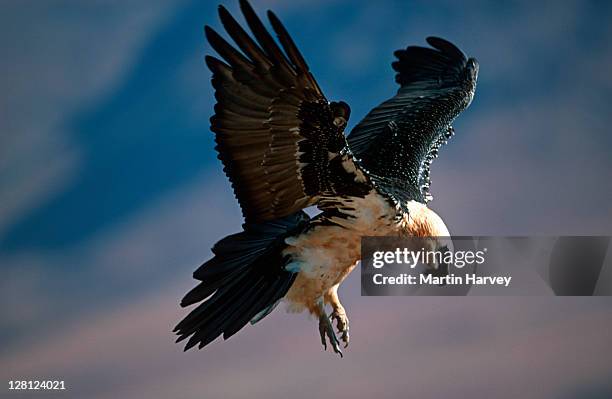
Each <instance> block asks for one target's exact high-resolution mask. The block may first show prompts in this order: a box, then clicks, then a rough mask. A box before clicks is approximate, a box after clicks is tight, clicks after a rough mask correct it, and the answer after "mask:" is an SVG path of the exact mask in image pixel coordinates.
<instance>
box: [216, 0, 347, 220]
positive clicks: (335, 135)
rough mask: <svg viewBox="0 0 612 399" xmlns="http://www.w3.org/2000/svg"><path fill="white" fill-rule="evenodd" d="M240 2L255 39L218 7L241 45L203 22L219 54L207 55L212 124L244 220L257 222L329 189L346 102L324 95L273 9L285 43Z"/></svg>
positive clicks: (283, 213)
mask: <svg viewBox="0 0 612 399" xmlns="http://www.w3.org/2000/svg"><path fill="white" fill-rule="evenodd" d="M240 8H241V9H242V12H243V14H244V16H245V19H246V22H247V25H248V26H249V28H250V30H251V32H252V33H253V36H254V39H253V38H251V36H250V35H249V34H248V33H247V32H245V31H244V29H242V27H240V25H239V24H238V22H236V20H235V19H234V18H233V17H232V16H231V15H230V13H229V12H228V11H227V10H226V9H225V8H223V7H222V6H220V7H219V16H220V19H221V22H222V23H223V26H224V27H225V30H226V31H227V33H228V34H229V36H230V37H231V38H232V39H233V41H234V42H235V43H236V44H237V46H238V47H239V48H240V50H241V51H238V50H237V49H235V48H234V47H233V46H232V45H230V44H229V43H228V42H227V41H225V40H224V39H223V38H222V37H221V36H220V35H219V34H217V33H216V32H215V31H214V30H213V29H211V28H210V27H206V28H205V33H206V37H207V38H208V41H209V43H210V44H211V46H212V47H213V48H214V49H215V50H216V51H217V53H218V54H219V55H220V56H221V58H223V60H224V61H225V62H223V61H221V60H219V59H217V58H214V57H211V56H207V57H206V63H207V65H208V67H209V68H210V70H211V71H212V72H213V78H212V84H213V86H214V88H215V98H216V99H217V104H216V105H215V115H214V116H213V117H212V118H211V130H212V131H213V132H214V133H215V139H216V142H217V147H216V149H217V151H218V153H219V155H218V157H219V159H220V160H221V161H222V162H223V165H224V171H225V173H226V174H227V176H228V177H229V179H230V181H231V182H232V186H233V188H234V193H235V195H236V197H237V198H238V201H239V203H240V206H241V208H242V211H243V215H244V217H245V219H246V221H247V222H263V221H267V220H273V219H276V218H279V217H283V216H287V215H290V214H292V213H294V212H296V211H298V210H300V209H302V208H305V207H307V206H310V205H313V204H315V203H316V202H317V200H318V197H319V196H320V195H321V194H323V193H329V192H330V191H333V187H334V179H336V178H337V176H335V175H332V174H331V173H329V169H330V168H329V166H330V165H329V164H330V162H331V161H332V159H333V158H334V157H335V156H340V153H341V151H342V150H343V149H344V148H346V147H347V143H346V139H345V137H344V134H343V129H344V126H345V125H346V119H348V112H345V111H347V110H348V106H346V107H345V104H344V103H342V104H344V105H342V106H340V105H337V104H338V103H329V102H328V101H327V99H326V98H325V96H324V95H323V93H322V92H321V89H320V88H319V86H318V84H317V83H316V81H315V80H314V78H313V77H312V75H311V73H310V72H309V69H308V65H307V64H306V62H305V61H304V58H303V56H302V55H301V54H300V52H299V50H298V49H297V47H296V45H295V44H294V42H293V40H292V39H291V37H290V36H289V34H288V33H287V31H286V29H285V28H284V27H283V25H282V24H281V22H280V21H279V19H278V18H277V17H276V16H275V15H274V14H273V13H272V12H269V13H268V16H269V18H270V22H271V24H272V28H273V29H274V31H275V32H276V34H277V36H278V38H279V42H280V44H281V45H282V48H283V49H281V48H280V47H279V46H278V45H277V44H276V42H275V41H274V39H273V38H272V36H271V35H270V33H268V31H267V30H266V28H265V27H264V26H263V24H262V22H261V21H260V20H259V18H258V17H257V15H256V14H255V12H254V11H253V9H252V8H251V6H250V5H249V4H248V2H246V1H244V0H243V1H241V2H240ZM283 50H284V52H283ZM339 114H341V116H342V117H343V119H338V118H337V116H338V115H339ZM338 121H340V122H341V123H338ZM351 162H352V160H351Z"/></svg>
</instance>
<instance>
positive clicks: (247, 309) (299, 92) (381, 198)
mask: <svg viewBox="0 0 612 399" xmlns="http://www.w3.org/2000/svg"><path fill="white" fill-rule="evenodd" d="M240 8H241V10H242V13H243V14H244V17H245V19H246V24H247V25H248V27H249V29H250V31H251V32H252V36H251V35H250V34H249V33H247V32H246V31H245V30H244V29H243V28H242V27H241V26H240V24H239V23H238V22H237V21H236V20H235V19H234V18H233V17H232V16H231V15H230V13H229V12H228V11H227V10H226V9H225V8H224V7H223V6H219V16H220V19H221V22H222V24H223V27H224V28H225V30H226V31H227V33H228V35H229V36H230V37H231V39H232V40H233V41H234V42H235V44H236V47H235V46H233V45H232V44H230V43H228V42H227V41H226V40H225V39H223V38H222V37H221V36H220V35H219V34H218V33H217V32H215V31H214V30H213V29H212V28H210V27H209V26H206V27H205V35H206V38H207V40H208V42H209V43H210V45H211V46H212V48H213V49H214V50H215V51H216V52H217V54H218V55H219V58H217V57H214V56H210V55H209V56H207V57H206V64H207V65H208V68H210V70H211V71H212V85H213V87H214V89H215V98H216V101H217V103H216V105H215V107H214V111H215V113H214V116H212V118H211V120H210V122H211V130H212V131H213V132H214V134H215V141H216V150H217V152H218V158H219V159H220V160H221V162H222V163H223V170H224V172H225V174H226V175H227V177H228V178H229V180H230V182H231V185H232V188H233V191H234V194H235V196H236V198H237V200H238V202H239V203H240V207H241V209H242V213H243V216H244V224H243V231H242V232H240V233H237V234H233V235H230V236H227V237H225V238H223V239H222V240H220V241H219V242H217V243H216V244H215V245H214V247H213V248H212V252H213V254H214V257H213V258H212V259H210V260H208V261H207V262H206V263H204V264H203V265H202V266H201V267H200V268H199V269H197V270H196V271H195V272H194V274H193V277H194V278H195V279H196V280H198V281H199V283H198V285H197V286H196V287H195V288H193V289H192V290H191V291H190V292H189V293H187V294H186V295H185V297H184V298H183V300H182V302H181V306H184V307H185V306H190V305H194V304H198V305H197V306H196V307H195V308H194V309H193V310H192V311H191V312H190V313H189V314H188V315H187V316H186V317H185V318H184V319H183V320H182V321H181V322H180V323H178V325H177V326H176V327H175V329H174V332H175V333H176V334H177V335H178V339H177V342H179V341H182V340H185V339H188V341H187V344H186V347H185V350H188V349H189V348H191V347H193V346H195V345H198V347H199V348H200V349H201V348H203V347H204V346H206V345H207V344H209V343H210V342H212V341H213V340H214V339H215V338H217V337H219V336H220V335H222V336H223V338H224V339H228V338H229V337H231V336H232V335H234V334H235V333H236V332H238V331H239V330H240V329H242V328H243V327H244V326H245V325H246V324H247V323H249V322H250V323H251V324H254V323H256V322H258V321H259V320H261V319H262V318H264V317H265V316H266V315H268V314H269V313H270V312H271V311H272V310H273V309H274V308H275V307H276V306H277V305H278V303H279V302H280V301H281V300H284V301H285V302H287V304H288V307H289V309H290V310H292V311H302V310H307V311H308V312H310V313H311V314H313V315H314V316H316V317H317V319H318V321H319V334H320V339H321V343H322V344H323V346H324V347H325V348H327V341H329V343H330V345H331V347H332V349H333V350H334V352H336V353H338V354H340V355H342V352H341V349H340V345H341V341H342V343H343V344H344V346H345V347H346V346H347V345H348V343H349V319H348V317H347V314H346V311H345V309H344V307H343V306H342V304H341V303H340V301H339V299H338V286H339V285H340V283H342V281H343V280H344V279H345V278H346V277H347V275H348V274H349V273H350V272H351V271H352V270H353V269H354V268H355V266H356V264H357V262H358V261H359V259H360V246H361V242H360V241H361V237H362V236H384V235H396V236H397V235H402V236H422V237H443V236H445V237H448V236H450V233H449V232H448V230H447V228H446V226H445V224H444V223H443V222H442V219H441V218H440V217H439V216H438V215H437V214H436V213H435V212H433V211H432V210H430V209H428V208H427V206H426V204H427V202H428V201H429V200H430V199H431V196H430V194H429V185H430V179H429V168H430V165H431V163H432V161H433V160H434V158H436V156H437V155H438V150H439V149H440V147H441V146H442V145H443V144H445V143H446V142H447V140H448V139H449V138H450V137H451V136H452V135H453V128H452V126H451V123H452V122H453V120H454V119H455V117H457V115H459V113H460V112H461V111H463V110H464V109H465V108H467V107H468V105H469V104H470V103H471V101H472V98H473V96H474V90H475V88H476V79H477V75H478V63H477V62H476V60H475V59H474V58H467V57H466V56H465V55H464V54H463V53H462V52H461V51H460V50H459V49H458V48H457V47H455V46H454V45H453V44H451V43H450V42H448V41H446V40H444V39H441V38H437V37H428V38H427V43H428V44H429V45H430V46H431V47H418V46H409V47H407V48H406V49H402V50H397V51H396V52H395V57H396V58H397V59H396V61H395V62H393V63H392V67H393V69H394V71H395V72H396V74H395V81H396V82H397V84H398V85H399V89H398V91H397V93H396V94H395V95H394V96H393V97H391V98H390V99H389V100H387V101H385V102H383V103H382V104H380V105H379V106H377V107H376V108H374V109H373V110H372V111H370V113H368V114H367V115H366V117H365V118H364V119H363V120H362V121H361V122H360V123H359V124H358V125H357V126H356V127H355V128H354V129H353V130H352V131H351V133H350V134H349V135H348V136H345V135H344V129H345V127H346V125H347V121H348V119H349V116H350V113H351V110H350V108H349V106H348V104H347V103H345V102H343V101H329V100H328V99H327V98H326V97H325V95H324V94H323V91H322V90H321V88H320V87H319V85H318V84H317V82H316V80H315V78H314V77H313V75H312V74H311V72H310V70H309V68H308V65H307V64H306V61H305V60H304V58H303V56H302V54H301V53H300V51H299V50H298V48H297V47H296V45H295V43H294V42H293V40H292V39H291V37H290V36H289V34H288V33H287V30H286V29H285V27H284V26H283V25H282V23H281V22H280V20H279V19H278V18H277V17H276V15H275V14H274V13H272V12H271V11H268V18H269V20H270V24H271V26H272V29H273V30H274V33H275V34H276V36H277V38H278V42H279V43H280V46H279V45H278V44H277V42H276V41H275V39H274V38H273V37H272V36H271V35H270V33H269V32H268V30H266V28H265V27H264V25H263V24H262V22H261V20H260V19H259V18H258V17H257V15H256V14H255V12H254V10H253V8H252V7H251V6H250V4H249V3H248V2H247V1H246V0H241V1H240ZM311 206H316V207H317V208H318V209H319V211H320V213H318V214H317V215H316V216H314V217H309V216H308V215H307V214H306V213H305V212H304V208H307V207H311ZM326 305H330V307H331V310H332V311H331V314H330V315H327V314H326V309H325V307H326ZM334 321H335V322H336V328H337V330H338V332H337V334H336V332H335V330H334V327H333V324H332V322H334Z"/></svg>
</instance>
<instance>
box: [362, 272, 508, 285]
mask: <svg viewBox="0 0 612 399" xmlns="http://www.w3.org/2000/svg"><path fill="white" fill-rule="evenodd" d="M372 280H373V282H374V284H376V285H398V284H399V285H415V284H433V285H463V284H466V285H503V286H504V287H508V286H509V285H510V281H511V280H512V277H511V276H505V277H502V276H477V275H476V274H473V273H472V274H466V275H465V276H455V275H454V274H449V275H447V276H434V275H432V274H419V275H418V278H417V276H415V275H412V274H406V273H402V274H400V275H399V276H383V275H382V274H380V273H378V274H375V275H374V276H372Z"/></svg>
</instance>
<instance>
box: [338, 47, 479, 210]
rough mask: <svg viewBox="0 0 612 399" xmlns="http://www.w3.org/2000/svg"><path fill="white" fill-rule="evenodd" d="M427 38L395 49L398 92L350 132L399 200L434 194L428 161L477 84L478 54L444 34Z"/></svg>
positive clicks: (377, 177) (379, 181) (354, 146)
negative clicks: (424, 43) (423, 43)
mask: <svg viewBox="0 0 612 399" xmlns="http://www.w3.org/2000/svg"><path fill="white" fill-rule="evenodd" d="M427 42H428V43H429V44H430V45H431V46H432V47H433V48H426V47H418V46H409V47H408V48H406V49H405V50H398V51H396V52H395V56H396V57H397V61H395V62H393V64H392V66H393V69H394V70H395V71H396V72H397V74H396V77H395V80H396V82H397V83H398V84H399V85H400V88H399V90H398V92H397V94H396V95H395V96H394V97H392V98H391V99H389V100H387V101H385V102H383V103H382V104H380V105H379V106H378V107H376V108H374V109H373V110H372V111H370V113H368V115H367V116H366V117H365V118H364V119H363V120H362V121H361V122H360V123H359V124H358V125H357V126H356V127H355V128H354V129H353V130H352V132H351V133H350V135H349V136H348V142H349V145H350V148H351V150H352V151H353V153H354V154H355V156H356V157H357V158H358V159H359V160H360V165H361V166H362V167H363V168H364V169H365V170H366V171H367V174H368V176H369V177H370V179H371V180H372V182H373V183H374V184H375V185H376V186H377V188H378V190H379V191H381V192H382V193H384V194H386V195H388V196H390V197H391V198H392V199H394V200H395V201H396V204H397V205H400V206H403V205H404V204H405V202H406V201H408V200H416V201H419V202H427V201H428V199H429V198H430V195H429V185H430V179H429V166H430V164H431V162H432V161H433V159H434V158H435V157H436V156H437V154H438V150H439V148H440V146H441V145H443V144H445V143H446V141H447V140H448V138H450V136H452V134H453V129H452V127H451V123H452V121H453V120H454V119H455V117H456V116H457V115H458V114H459V113H460V112H461V111H463V110H464V109H465V108H466V107H467V106H468V105H469V104H470V102H471V100H472V97H473V95H474V90H475V87H476V78H477V74H478V64H477V62H476V60H474V59H472V58H470V59H467V58H466V57H465V55H464V54H463V53H462V52H461V51H460V50H459V49H458V48H457V47H455V46H454V45H453V44H451V43H450V42H448V41H446V40H444V39H440V38H436V37H429V38H427Z"/></svg>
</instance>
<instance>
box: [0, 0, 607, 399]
mask: <svg viewBox="0 0 612 399" xmlns="http://www.w3.org/2000/svg"><path fill="white" fill-rule="evenodd" d="M252 3H253V5H254V6H255V9H256V10H257V11H258V12H259V14H260V15H263V12H264V10H266V9H268V8H273V9H274V10H275V12H276V13H277V15H279V17H280V18H281V19H282V20H283V22H284V23H285V25H286V27H287V29H288V30H289V31H290V33H291V34H292V36H293V38H294V40H295V41H296V43H297V44H298V46H299V47H300V49H301V50H302V52H303V54H304V56H305V58H306V60H307V61H308V63H309V64H310V67H311V70H312V72H313V74H314V75H315V77H316V79H317V80H318V82H319V84H320V86H321V87H322V89H323V91H324V92H325V94H326V95H327V97H328V98H329V99H330V100H344V101H347V102H348V103H349V104H350V105H351V108H352V120H351V121H350V122H349V127H352V126H354V125H355V124H356V123H357V122H358V121H359V120H360V118H361V117H363V116H364V115H365V114H366V113H367V111H368V110H369V109H370V108H372V107H374V106H375V105H377V104H378V103H380V102H381V101H383V100H384V99H386V98H388V97H390V96H392V95H393V94H394V92H395V90H396V86H395V83H394V81H393V73H392V70H391V68H390V63H391V62H392V60H393V56H392V53H393V51H394V50H396V49H398V48H402V47H405V46H407V45H409V44H424V43H425V41H424V39H425V37H426V36H429V35H437V36H441V37H444V38H446V39H449V40H451V41H453V42H454V43H455V44H457V45H458V46H459V47H460V48H461V49H462V50H463V51H465V52H466V53H467V54H468V55H469V56H474V57H476V58H477V59H478V61H479V63H480V75H479V82H478V88H477V92H476V97H475V99H474V102H473V104H472V105H471V107H470V108H469V109H468V110H467V111H466V112H465V113H464V114H462V115H461V116H460V117H459V119H458V120H457V121H456V122H455V124H454V126H455V130H456V133H457V134H456V136H455V137H454V138H453V139H452V141H451V142H450V143H449V145H448V146H446V147H445V148H444V149H443V150H442V151H441V156H440V157H439V158H438V160H436V162H435V163H434V165H433V167H432V180H433V184H432V193H433V195H434V201H433V202H432V203H431V206H432V208H434V209H435V210H436V211H437V212H439V213H440V214H441V215H442V217H443V218H444V220H445V221H446V224H447V225H448V227H449V230H450V231H451V233H453V234H466V235H468V234H479V235H480V234H503V235H511V234H519V235H545V234H553V235H559V234H603V235H610V232H611V230H612V184H611V183H610V182H611V181H612V157H611V156H610V150H609V149H610V148H611V147H612V134H611V133H610V126H612V113H610V110H609V108H610V100H611V99H612V74H610V71H611V70H612V48H611V47H610V42H612V25H611V24H610V23H609V22H610V20H611V18H612V3H610V2H603V1H602V2H595V1H593V2H589V1H576V2H571V1H543V2H531V1H524V2H476V1H469V2H455V1H446V2H445V1H442V2H429V1H422V2H413V1H383V0H378V1H366V0H363V1H343V0H328V1H322V0H320V1H318V0H296V1H281V0H268V1H255V0H253V2H252ZM224 5H226V6H227V8H228V9H229V10H230V11H232V12H233V13H234V15H236V16H238V13H237V8H238V7H237V1H233V0H232V1H229V0H228V1H224ZM216 6H217V1H203V0H197V1H189V0H183V1H172V2H170V1H161V0H147V1H144V0H132V1H129V2H124V1H101V0H90V1H86V2H81V1H50V0H47V1H0V10H1V12H0V52H1V53H0V54H1V57H0V87H1V89H2V90H1V91H0V92H1V93H2V94H1V95H0V272H1V273H2V278H1V279H0V378H1V382H0V384H3V385H2V387H1V388H0V396H2V397H3V395H7V396H8V397H12V396H15V397H19V395H18V394H8V393H7V391H6V385H5V384H7V382H6V381H7V380H9V379H47V378H53V379H63V380H65V381H66V385H67V386H68V387H69V391H67V392H65V393H64V394H61V395H50V396H53V397H71V398H72V397H74V398H83V397H87V398H142V397H148V398H168V397H172V398H225V397H231V398H253V397H262V396H266V397H270V398H287V397H292V398H296V399H297V398H311V397H334V398H348V397H351V398H354V397H372V396H376V397H379V398H387V397H389V398H396V397H399V396H403V397H406V396H410V397H412V396H414V397H420V398H440V397H444V396H446V397H448V396H452V397H458V398H464V397H466V398H467V397H496V398H515V397H522V398H560V399H573V398H609V397H612V384H611V383H610V379H609V377H610V374H611V372H612V345H610V336H612V301H611V300H610V299H609V298H482V297H480V298H478V297H465V298H408V297H406V298H397V297H395V298H367V297H361V296H360V294H359V276H358V273H354V275H352V276H351V277H349V279H348V280H347V282H346V283H345V284H344V285H343V287H342V288H341V290H340V295H341V298H342V299H343V302H344V304H345V306H346V307H347V309H348V314H349V317H350V319H351V347H349V349H348V350H347V351H346V352H345V358H344V359H343V360H340V359H338V358H337V357H336V356H335V355H333V354H330V353H324V352H323V351H322V349H321V347H320V342H319V337H318V331H317V325H316V322H315V321H314V320H312V319H309V318H308V317H307V316H306V315H288V314H285V312H284V310H283V309H280V308H279V310H276V311H275V312H274V313H273V314H272V315H270V316H269V317H268V318H266V319H265V320H264V321H262V322H261V323H259V324H258V325H257V326H256V327H253V328H251V327H247V328H245V329H244V330H243V331H241V332H240V333H239V334H237V335H236V336H235V337H233V338H232V339H231V340H230V341H227V342H223V341H216V342H215V343H213V344H212V345H210V346H209V347H207V349H206V350H204V351H199V352H198V351H191V352H188V353H183V352H182V346H180V345H175V344H173V341H174V338H173V336H172V334H171V332H170V331H171V329H172V327H173V326H174V325H175V323H176V322H177V321H178V320H179V319H180V318H181V317H182V316H183V315H184V314H185V312H184V310H182V309H180V308H179V306H178V302H179V300H180V298H182V296H183V294H184V293H185V292H186V291H187V290H188V289H190V288H191V287H192V286H193V284H194V282H193V281H192V280H191V273H192V272H193V270H194V269H195V268H196V267H197V266H199V265H200V264H201V263H202V262H203V261H205V260H206V259H208V258H209V256H210V251H209V248H210V247H211V245H212V244H213V243H214V242H215V241H216V240H218V239H219V238H221V237H223V236H224V235H226V234H229V233H232V232H235V231H238V230H239V228H240V223H241V217H240V211H239V208H238V206H237V203H236V201H235V200H233V196H232V193H231V191H230V186H229V184H228V183H227V181H226V179H225V177H224V176H223V174H222V171H221V165H220V162H219V161H218V160H216V154H215V152H214V150H213V137H212V134H211V133H210V131H209V130H208V118H209V117H210V115H211V112H212V107H213V103H214V99H213V95H212V90H211V87H210V83H209V79H210V74H209V72H208V70H207V69H206V68H205V66H204V63H203V58H204V55H205V54H207V53H210V52H211V50H210V49H209V47H208V46H207V44H206V43H205V41H204V38H203V34H202V28H203V25H204V24H210V25H212V26H213V27H216V28H219V26H220V23H219V22H218V18H217V16H216ZM577 267H579V265H577ZM21 396H22V397H25V396H24V395H21ZM36 397H44V394H36Z"/></svg>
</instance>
